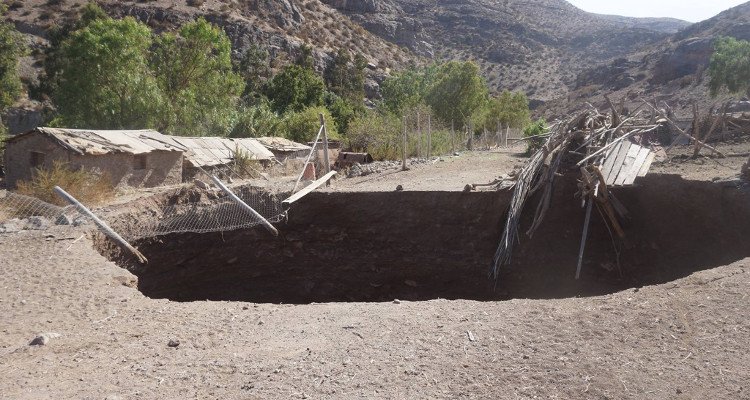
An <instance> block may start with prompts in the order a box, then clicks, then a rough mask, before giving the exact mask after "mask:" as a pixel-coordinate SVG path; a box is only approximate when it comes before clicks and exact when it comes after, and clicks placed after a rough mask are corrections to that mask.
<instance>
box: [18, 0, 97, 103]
mask: <svg viewBox="0 0 750 400" xmlns="http://www.w3.org/2000/svg"><path fill="white" fill-rule="evenodd" d="M106 18H107V14H106V13H105V12H104V10H102V8H101V7H99V6H98V5H97V4H96V3H87V4H86V5H85V6H83V7H82V8H81V9H80V11H79V15H78V18H77V19H75V20H73V21H70V22H66V23H64V24H62V25H53V26H52V27H51V28H49V29H48V30H47V39H48V40H49V45H48V46H47V47H46V48H45V49H44V73H43V74H41V76H40V77H39V85H38V87H35V88H33V90H32V91H31V92H32V94H33V96H34V97H35V98H38V99H39V100H44V99H45V98H46V97H47V96H51V95H52V93H54V91H55V88H56V87H57V84H58V81H59V79H60V73H61V72H62V67H61V63H62V62H61V60H60V48H61V47H62V43H63V42H64V41H65V39H67V38H68V37H69V36H70V34H71V33H73V32H75V31H77V30H81V29H83V28H85V27H87V26H88V25H89V24H91V23H92V22H94V21H97V20H103V19H106Z"/></svg>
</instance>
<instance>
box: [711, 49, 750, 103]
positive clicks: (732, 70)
mask: <svg viewBox="0 0 750 400" xmlns="http://www.w3.org/2000/svg"><path fill="white" fill-rule="evenodd" d="M708 75H709V77H710V81H709V85H708V86H709V89H710V90H711V95H712V96H716V95H717V94H718V93H719V92H720V91H721V89H723V88H726V89H727V90H729V92H731V93H742V94H750V42H748V41H745V40H737V39H735V38H732V37H721V38H719V39H716V42H715V43H714V54H713V55H712V56H711V62H710V63H709V67H708Z"/></svg>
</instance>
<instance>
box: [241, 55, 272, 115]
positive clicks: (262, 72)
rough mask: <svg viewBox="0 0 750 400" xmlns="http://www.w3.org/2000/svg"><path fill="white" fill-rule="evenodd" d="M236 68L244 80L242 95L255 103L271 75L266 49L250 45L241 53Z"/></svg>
mask: <svg viewBox="0 0 750 400" xmlns="http://www.w3.org/2000/svg"><path fill="white" fill-rule="evenodd" d="M237 70H238V71H239V73H240V75H242V78H243V79H244V80H245V92H244V93H243V94H242V97H243V98H244V99H245V100H246V101H247V102H249V103H256V102H257V100H258V99H259V97H260V96H261V93H262V91H263V85H265V83H266V81H267V80H268V79H269V78H270V76H271V68H270V65H269V63H268V51H267V50H266V49H264V48H262V47H260V46H258V45H255V44H253V45H251V46H250V48H248V49H247V51H245V54H243V55H242V58H241V59H240V62H239V63H238V65H237Z"/></svg>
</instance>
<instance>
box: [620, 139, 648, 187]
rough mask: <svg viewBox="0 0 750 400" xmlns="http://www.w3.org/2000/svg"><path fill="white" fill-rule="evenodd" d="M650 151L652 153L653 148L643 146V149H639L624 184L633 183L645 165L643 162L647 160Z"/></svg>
mask: <svg viewBox="0 0 750 400" xmlns="http://www.w3.org/2000/svg"><path fill="white" fill-rule="evenodd" d="M649 153H651V150H649V149H648V148H646V147H641V149H640V150H639V151H638V155H637V156H636V157H635V162H633V166H631V167H630V171H628V175H627V176H626V177H625V183H624V185H632V184H633V182H634V181H635V178H636V177H637V176H638V172H639V171H640V170H641V167H642V166H643V163H644V162H646V158H648V155H649Z"/></svg>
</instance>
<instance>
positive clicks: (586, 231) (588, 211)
mask: <svg viewBox="0 0 750 400" xmlns="http://www.w3.org/2000/svg"><path fill="white" fill-rule="evenodd" d="M593 203H594V199H591V198H590V199H589V204H588V205H587V206H586V219H585V220H584V221H583V235H582V237H581V249H580V250H579V251H578V267H577V268H576V280H578V279H580V278H581V267H582V266H583V250H584V249H586V239H587V238H588V236H589V222H590V221H591V205H592V204H593Z"/></svg>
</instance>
